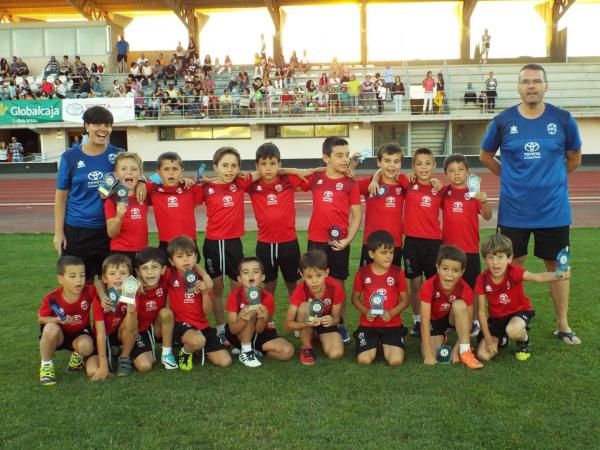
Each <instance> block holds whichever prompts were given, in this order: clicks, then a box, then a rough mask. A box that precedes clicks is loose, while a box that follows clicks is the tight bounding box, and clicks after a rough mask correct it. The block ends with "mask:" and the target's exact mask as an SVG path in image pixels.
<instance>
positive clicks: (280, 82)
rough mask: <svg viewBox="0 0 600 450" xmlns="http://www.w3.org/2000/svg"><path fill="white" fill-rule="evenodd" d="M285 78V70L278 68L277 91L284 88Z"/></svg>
mask: <svg viewBox="0 0 600 450" xmlns="http://www.w3.org/2000/svg"><path fill="white" fill-rule="evenodd" d="M284 77H285V75H284V74H283V68H281V67H278V68H277V70H275V88H276V89H282V88H283V79H284Z"/></svg>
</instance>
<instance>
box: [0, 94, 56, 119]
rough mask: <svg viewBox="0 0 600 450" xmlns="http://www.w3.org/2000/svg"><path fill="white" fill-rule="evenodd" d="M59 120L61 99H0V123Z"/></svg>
mask: <svg viewBox="0 0 600 450" xmlns="http://www.w3.org/2000/svg"><path fill="white" fill-rule="evenodd" d="M61 121H62V105H61V100H2V101H0V125H3V124H22V123H44V122H61Z"/></svg>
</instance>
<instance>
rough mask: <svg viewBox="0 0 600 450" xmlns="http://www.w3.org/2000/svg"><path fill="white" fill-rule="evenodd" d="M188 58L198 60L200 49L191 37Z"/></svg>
mask: <svg viewBox="0 0 600 450" xmlns="http://www.w3.org/2000/svg"><path fill="white" fill-rule="evenodd" d="M187 57H188V58H189V59H191V58H195V59H198V47H197V46H196V41H195V40H194V38H193V37H190V41H189V42H188V48H187Z"/></svg>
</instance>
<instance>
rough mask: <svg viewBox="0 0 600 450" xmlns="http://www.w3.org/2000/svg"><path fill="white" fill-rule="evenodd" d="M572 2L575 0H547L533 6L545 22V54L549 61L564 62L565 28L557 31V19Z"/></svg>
mask: <svg viewBox="0 0 600 450" xmlns="http://www.w3.org/2000/svg"><path fill="white" fill-rule="evenodd" d="M574 3H575V0H548V1H547V2H545V3H542V4H540V5H537V6H536V7H535V10H536V11H537V12H538V14H539V15H540V16H541V17H542V19H543V20H544V22H545V23H546V56H547V57H548V58H549V59H550V61H551V62H566V56H567V29H566V28H565V29H564V30H563V31H562V32H559V31H558V21H559V20H560V19H561V18H562V17H563V16H564V15H565V13H566V12H567V11H568V10H569V8H570V7H571V6H573V4H574Z"/></svg>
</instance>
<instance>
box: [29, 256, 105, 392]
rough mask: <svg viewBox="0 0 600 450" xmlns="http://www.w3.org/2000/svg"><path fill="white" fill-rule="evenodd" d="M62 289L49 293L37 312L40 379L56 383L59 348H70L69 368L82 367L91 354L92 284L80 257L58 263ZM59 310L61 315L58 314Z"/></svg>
mask: <svg viewBox="0 0 600 450" xmlns="http://www.w3.org/2000/svg"><path fill="white" fill-rule="evenodd" d="M56 279H57V281H58V284H59V285H60V287H59V288H57V289H54V290H53V291H51V292H49V293H48V294H46V296H45V297H44V299H43V300H42V305H41V306H40V311H39V313H38V322H39V324H40V331H41V335H40V356H41V359H42V362H41V365H40V382H41V383H42V384H43V385H45V386H50V385H53V384H56V374H55V372H54V363H53V361H52V357H53V356H54V353H55V352H56V351H57V350H69V351H71V352H72V353H71V357H70V359H69V365H68V370H69V371H71V372H73V371H78V370H81V369H82V368H83V360H84V358H87V357H88V356H90V355H91V354H92V351H93V350H94V342H93V339H92V333H91V331H90V307H91V305H92V300H93V298H94V295H95V290H94V287H93V286H89V285H85V266H84V264H83V261H82V260H81V258H79V257H77V256H63V257H61V258H60V259H59V260H58V262H57V264H56ZM59 311H60V314H59Z"/></svg>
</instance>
